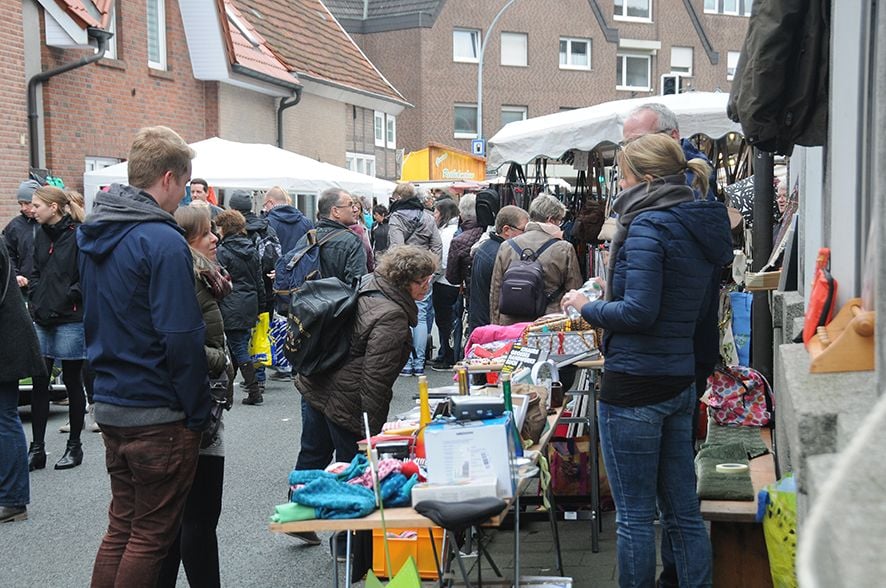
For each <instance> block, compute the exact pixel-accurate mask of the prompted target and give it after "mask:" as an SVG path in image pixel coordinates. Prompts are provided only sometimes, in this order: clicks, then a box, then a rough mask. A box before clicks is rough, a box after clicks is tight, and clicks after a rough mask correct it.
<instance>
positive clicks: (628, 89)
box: [615, 86, 652, 92]
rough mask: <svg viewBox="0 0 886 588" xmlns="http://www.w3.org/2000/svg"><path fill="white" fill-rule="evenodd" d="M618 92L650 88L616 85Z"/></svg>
mask: <svg viewBox="0 0 886 588" xmlns="http://www.w3.org/2000/svg"><path fill="white" fill-rule="evenodd" d="M615 89H616V90H618V91H619V92H651V91H652V88H643V87H640V86H616V87H615Z"/></svg>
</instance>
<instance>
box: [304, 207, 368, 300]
mask: <svg viewBox="0 0 886 588" xmlns="http://www.w3.org/2000/svg"><path fill="white" fill-rule="evenodd" d="M341 230H344V231H346V232H344V233H341V234H340V235H339V236H337V237H333V238H331V239H329V241H327V242H326V243H324V244H323V245H322V246H321V247H320V273H321V274H322V275H323V277H324V278H338V279H339V280H341V281H342V282H344V283H345V284H350V283H351V282H352V281H353V280H355V279H358V278H360V277H361V276H363V275H364V274H365V273H366V251H365V250H364V249H363V241H362V240H361V239H360V237H358V236H357V235H356V234H355V233H354V232H353V231H351V230H350V229H349V228H348V227H346V226H345V225H343V224H341V223H339V222H336V221H334V220H331V219H328V218H321V219H320V221H319V222H318V223H317V240H318V241H322V240H323V239H324V238H325V237H326V236H327V235H328V234H329V233H331V232H333V231H341ZM302 239H304V237H302ZM301 244H302V243H301V241H299V246H300V245H301Z"/></svg>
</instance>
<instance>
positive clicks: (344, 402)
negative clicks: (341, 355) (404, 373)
mask: <svg viewBox="0 0 886 588" xmlns="http://www.w3.org/2000/svg"><path fill="white" fill-rule="evenodd" d="M417 317H418V309H417V308H416V306H415V301H414V300H413V299H412V297H411V296H410V295H409V294H408V293H407V292H405V291H403V290H400V289H399V288H395V287H394V286H393V285H391V284H390V283H389V282H387V281H386V280H385V279H384V278H382V277H380V276H378V275H377V274H369V275H367V276H365V277H364V278H363V281H362V283H361V286H360V298H359V299H358V300H357V316H356V322H355V323H354V330H353V332H352V333H351V349H350V352H349V354H348V359H347V361H346V362H345V363H344V365H342V366H341V368H339V369H337V370H335V371H331V372H325V373H323V374H317V375H314V376H310V377H305V376H297V377H296V379H295V387H296V388H298V390H299V392H301V393H302V396H304V398H305V400H307V401H308V403H309V404H310V405H311V406H313V407H314V408H315V409H317V410H319V411H321V412H323V414H324V415H326V418H328V419H329V420H331V421H332V422H334V423H335V424H337V425H339V426H341V427H344V428H346V429H347V430H349V431H353V432H355V433H361V432H362V431H363V417H362V414H363V412H364V411H365V412H366V413H367V415H368V416H369V428H370V430H371V432H372V434H373V435H374V434H376V433H378V432H379V431H381V426H382V425H383V424H384V423H385V421H386V420H387V417H388V408H389V407H390V404H391V397H392V396H393V390H392V386H393V385H394V381H396V379H397V376H398V375H399V373H400V370H401V369H403V366H404V365H406V360H407V359H409V354H410V353H411V352H412V336H411V335H410V334H409V327H414V326H415V325H416V319H417Z"/></svg>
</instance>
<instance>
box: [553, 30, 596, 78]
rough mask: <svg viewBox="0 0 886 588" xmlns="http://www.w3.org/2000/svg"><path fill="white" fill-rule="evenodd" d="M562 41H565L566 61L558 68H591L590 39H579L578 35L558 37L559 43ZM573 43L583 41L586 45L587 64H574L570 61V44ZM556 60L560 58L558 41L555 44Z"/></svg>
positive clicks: (585, 69) (591, 47)
mask: <svg viewBox="0 0 886 588" xmlns="http://www.w3.org/2000/svg"><path fill="white" fill-rule="evenodd" d="M564 41H565V42H566V63H561V64H560V69H576V70H583V71H590V70H591V69H593V68H592V67H591V64H592V63H593V51H594V44H593V43H592V42H591V39H580V38H578V37H560V43H563V42H564ZM573 43H584V44H585V46H586V47H587V51H588V52H587V57H588V64H587V65H581V64H579V65H575V64H574V63H572V54H573V51H572V45H573ZM557 60H558V62H559V60H560V44H559V43H558V44H557Z"/></svg>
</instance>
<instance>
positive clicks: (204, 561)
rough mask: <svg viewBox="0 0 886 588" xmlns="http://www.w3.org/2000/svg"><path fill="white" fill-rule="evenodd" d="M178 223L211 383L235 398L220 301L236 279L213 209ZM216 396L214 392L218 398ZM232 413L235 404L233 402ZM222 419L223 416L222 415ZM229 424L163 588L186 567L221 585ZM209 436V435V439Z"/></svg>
mask: <svg viewBox="0 0 886 588" xmlns="http://www.w3.org/2000/svg"><path fill="white" fill-rule="evenodd" d="M175 221H176V222H177V223H178V224H179V226H181V228H182V229H184V231H185V239H186V240H187V241H188V245H189V246H190V248H191V255H192V256H193V258H194V284H195V289H196V294H197V302H198V303H199V304H200V309H201V311H202V312H203V322H205V323H206V344H205V345H204V347H205V349H206V363H207V364H208V365H209V378H210V380H211V381H213V382H216V383H219V384H221V385H224V384H226V386H225V389H226V391H227V394H226V396H227V397H228V398H230V395H231V394H232V391H233V387H232V385H231V384H232V383H233V378H234V371H233V369H232V368H231V364H230V363H229V362H228V354H227V350H226V348H225V331H224V329H225V326H224V323H223V322H222V315H221V310H219V301H220V300H222V299H223V298H225V297H226V296H227V295H228V294H230V293H231V289H232V285H231V279H230V277H229V276H228V274H227V272H226V271H225V270H224V269H222V268H221V267H219V265H218V264H216V262H215V257H216V244H217V243H218V238H217V237H216V236H215V235H214V234H213V233H212V230H211V229H212V223H211V221H210V218H209V209H208V208H204V209H200V208H194V207H190V206H184V207H181V208H179V209H178V210H176V211H175ZM215 396H216V394H215V392H214V393H213V397H214V398H215ZM227 406H228V408H230V403H228V405H227ZM219 419H221V416H220V415H219ZM223 431H224V422H223V421H220V422H219V426H218V432H217V433H216V435H214V436H213V438H210V439H207V438H204V442H203V443H201V444H200V457H199V459H198V460H197V471H196V473H195V474H194V483H193V485H192V486H191V490H190V491H189V492H188V498H187V501H186V502H185V511H184V516H183V517H182V525H181V529H180V530H179V533H178V537H177V538H176V540H175V542H174V543H173V544H172V546H171V547H170V548H169V553H168V554H167V555H166V559H165V560H164V561H163V567H162V569H161V571H160V579H159V581H158V582H157V587H158V588H162V587H166V586H169V587H174V586H175V584H176V580H177V579H178V568H179V564H180V563H184V565H185V573H186V574H187V577H188V583H189V584H190V585H191V586H207V587H208V586H219V585H220V579H219V565H218V537H217V535H216V527H217V526H218V518H219V516H220V515H221V507H222V487H223V483H224V473H225V446H224V443H223V440H222V432H223ZM207 434H208V433H204V437H206V435H207Z"/></svg>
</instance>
